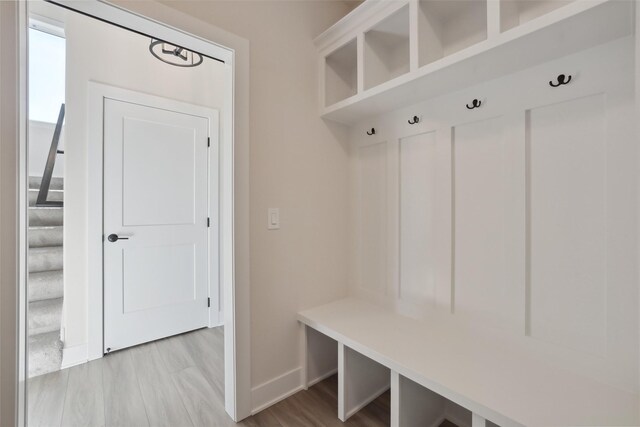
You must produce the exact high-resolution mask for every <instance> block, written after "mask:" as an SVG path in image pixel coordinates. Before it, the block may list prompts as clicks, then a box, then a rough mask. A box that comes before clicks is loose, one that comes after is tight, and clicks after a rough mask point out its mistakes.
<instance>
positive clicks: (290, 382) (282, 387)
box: [251, 368, 304, 415]
mask: <svg viewBox="0 0 640 427" xmlns="http://www.w3.org/2000/svg"><path fill="white" fill-rule="evenodd" d="M301 373H302V369H301V368H295V369H292V370H290V371H289V372H285V373H284V374H282V375H279V376H277V377H275V378H272V379H270V380H269V381H266V382H264V383H262V384H260V385H258V386H256V387H254V388H252V389H251V401H252V403H253V409H252V410H251V414H252V415H253V414H257V413H258V412H260V411H262V410H265V409H267V408H268V407H269V406H272V405H275V404H276V403H278V402H280V401H281V400H284V399H286V398H287V397H289V396H291V395H293V394H295V393H297V392H299V391H300V390H302V389H303V388H304V387H303V386H302V382H301ZM273 396H277V397H276V398H274V397H273Z"/></svg>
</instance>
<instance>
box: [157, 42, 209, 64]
mask: <svg viewBox="0 0 640 427" xmlns="http://www.w3.org/2000/svg"><path fill="white" fill-rule="evenodd" d="M149 52H151V54H152V55H153V56H155V57H156V58H158V59H159V60H160V61H162V62H164V63H166V64H169V65H175V66H176V67H197V66H198V65H200V64H202V61H203V57H202V55H200V54H199V53H197V52H192V51H190V50H187V49H185V48H183V47H180V46H174V45H172V44H169V43H166V42H163V41H162V40H155V39H151V44H149Z"/></svg>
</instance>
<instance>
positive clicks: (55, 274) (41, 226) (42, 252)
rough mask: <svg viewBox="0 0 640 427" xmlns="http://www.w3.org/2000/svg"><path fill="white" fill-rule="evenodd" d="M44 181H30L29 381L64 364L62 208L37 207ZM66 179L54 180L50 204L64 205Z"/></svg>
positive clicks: (31, 178) (34, 178) (32, 178)
mask: <svg viewBox="0 0 640 427" xmlns="http://www.w3.org/2000/svg"><path fill="white" fill-rule="evenodd" d="M40 181H41V178H38V177H30V178H29V280H28V284H27V289H28V298H29V300H28V301H29V312H28V334H29V377H35V376H38V375H42V374H46V373H48V372H52V371H57V370H59V369H60V364H61V363H62V341H61V340H60V328H61V325H62V299H63V298H62V295H63V282H62V277H63V276H62V216H63V208H62V207H61V206H55V207H54V206H44V207H40V206H36V199H37V197H38V190H39V189H40ZM63 197H64V187H63V180H62V178H52V179H51V187H50V189H49V195H48V200H49V201H62V200H63Z"/></svg>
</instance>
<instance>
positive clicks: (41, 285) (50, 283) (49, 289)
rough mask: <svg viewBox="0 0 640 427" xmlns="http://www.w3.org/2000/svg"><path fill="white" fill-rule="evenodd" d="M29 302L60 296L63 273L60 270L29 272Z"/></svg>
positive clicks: (62, 287)
mask: <svg viewBox="0 0 640 427" xmlns="http://www.w3.org/2000/svg"><path fill="white" fill-rule="evenodd" d="M27 289H28V291H29V292H28V293H29V302H35V301H42V300H47V299H54V298H62V296H63V294H64V274H63V272H62V270H51V271H39V272H35V273H29V281H28V285H27Z"/></svg>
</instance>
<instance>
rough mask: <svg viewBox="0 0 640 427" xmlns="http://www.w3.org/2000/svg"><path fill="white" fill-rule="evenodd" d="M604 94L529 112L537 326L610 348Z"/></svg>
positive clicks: (541, 333)
mask: <svg viewBox="0 0 640 427" xmlns="http://www.w3.org/2000/svg"><path fill="white" fill-rule="evenodd" d="M604 108H605V103H604V97H603V96H602V95H594V96H590V97H585V98H580V99H576V100H571V101H567V102H563V103H560V104H555V105H550V106H545V107H540V108H536V109H533V110H531V111H530V112H529V122H528V137H529V142H528V144H529V145H528V147H529V153H530V160H529V161H530V166H529V183H530V184H529V185H530V231H529V232H530V239H531V240H530V275H531V276H530V301H529V304H530V307H529V309H530V334H531V335H532V336H533V337H536V338H540V339H544V340H547V341H551V342H554V343H557V344H561V345H564V346H567V347H571V348H573V349H576V350H580V351H585V352H589V353H594V354H598V355H604V354H605V353H606V334H607V310H606V307H607V265H606V262H607V241H606V231H607V224H606V216H607V211H606V198H607V169H606V162H607V142H606V138H605V122H604V117H605V115H604Z"/></svg>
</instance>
